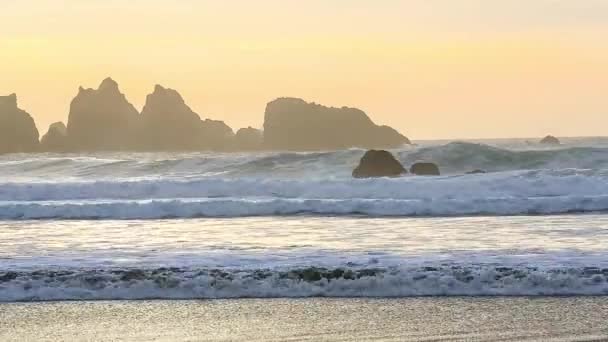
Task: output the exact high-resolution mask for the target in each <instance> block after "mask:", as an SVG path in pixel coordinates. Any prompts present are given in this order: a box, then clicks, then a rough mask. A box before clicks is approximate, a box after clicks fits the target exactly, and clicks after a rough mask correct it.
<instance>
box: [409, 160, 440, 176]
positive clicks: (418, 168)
mask: <svg viewBox="0 0 608 342" xmlns="http://www.w3.org/2000/svg"><path fill="white" fill-rule="evenodd" d="M410 172H411V173H413V174H415V175H419V176H439V167H437V164H435V163H414V165H412V167H410Z"/></svg>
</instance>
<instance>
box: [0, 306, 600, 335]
mask: <svg viewBox="0 0 608 342" xmlns="http://www.w3.org/2000/svg"><path fill="white" fill-rule="evenodd" d="M607 322H608V297H542V298H523V297H485V298H484V297H481V298H480V297H471V298H458V297H452V298H447V297H446V298H403V299H323V298H315V299H237V300H204V301H190V300H189V301H164V300H159V301H95V302H81V301H79V302H41V303H4V304H0V341H7V342H8V341H151V340H154V341H603V340H608V323H607Z"/></svg>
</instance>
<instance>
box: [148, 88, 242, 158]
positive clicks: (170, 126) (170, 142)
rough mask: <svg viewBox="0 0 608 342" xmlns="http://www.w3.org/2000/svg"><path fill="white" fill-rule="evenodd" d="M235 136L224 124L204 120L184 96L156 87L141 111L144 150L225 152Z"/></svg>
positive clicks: (171, 90)
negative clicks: (209, 150) (210, 150)
mask: <svg viewBox="0 0 608 342" xmlns="http://www.w3.org/2000/svg"><path fill="white" fill-rule="evenodd" d="M233 136H234V133H233V132H232V129H231V128H230V127H228V126H227V125H226V124H225V123H224V122H222V121H215V120H205V121H201V119H200V117H199V115H198V114H197V113H195V112H194V111H193V110H192V109H190V107H188V105H186V103H185V102H184V99H183V98H182V96H181V95H180V94H179V93H178V92H177V91H175V90H173V89H168V88H164V87H162V86H160V85H157V86H156V87H155V88H154V92H153V93H152V94H150V95H148V97H147V98H146V104H145V106H144V108H143V110H142V112H141V126H140V133H139V137H140V141H141V143H142V145H141V148H142V149H145V150H152V151H155V150H160V151H179V150H186V151H187V150H203V149H223V148H224V147H227V146H229V145H230V142H231V139H232V138H233Z"/></svg>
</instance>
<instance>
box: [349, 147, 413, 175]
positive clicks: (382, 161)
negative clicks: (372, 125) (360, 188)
mask: <svg viewBox="0 0 608 342" xmlns="http://www.w3.org/2000/svg"><path fill="white" fill-rule="evenodd" d="M405 173H407V170H406V169H405V168H404V167H403V165H401V163H400V162H399V161H398V160H397V159H395V157H394V156H393V155H392V154H391V153H390V152H388V151H384V150H369V151H367V152H365V154H364V155H363V157H362V158H361V160H360V161H359V165H358V166H357V167H356V168H355V169H354V170H353V177H355V178H372V177H398V176H400V175H402V174H405Z"/></svg>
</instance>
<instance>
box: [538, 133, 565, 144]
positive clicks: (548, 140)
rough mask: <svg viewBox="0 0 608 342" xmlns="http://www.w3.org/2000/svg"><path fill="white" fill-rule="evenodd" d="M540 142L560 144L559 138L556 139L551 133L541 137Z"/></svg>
mask: <svg viewBox="0 0 608 342" xmlns="http://www.w3.org/2000/svg"><path fill="white" fill-rule="evenodd" d="M540 143H541V144H544V145H559V144H561V142H560V141H559V139H557V138H556V137H554V136H552V135H547V136H546V137H544V138H542V139H541V140H540Z"/></svg>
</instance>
